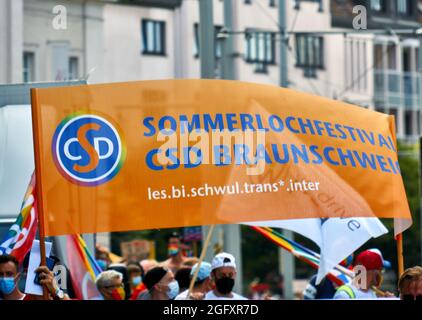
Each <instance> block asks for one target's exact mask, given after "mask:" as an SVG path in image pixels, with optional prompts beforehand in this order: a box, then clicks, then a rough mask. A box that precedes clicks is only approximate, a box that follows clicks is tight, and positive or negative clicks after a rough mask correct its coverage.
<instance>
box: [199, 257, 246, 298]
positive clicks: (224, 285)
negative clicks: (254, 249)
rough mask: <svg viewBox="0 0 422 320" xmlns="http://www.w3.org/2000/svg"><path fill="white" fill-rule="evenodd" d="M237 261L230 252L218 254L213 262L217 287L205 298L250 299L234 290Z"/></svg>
mask: <svg viewBox="0 0 422 320" xmlns="http://www.w3.org/2000/svg"><path fill="white" fill-rule="evenodd" d="M236 274H237V272H236V261H235V259H234V257H233V256H232V255H231V254H229V253H225V252H222V253H219V254H217V255H216V256H215V257H214V259H213V260H212V263H211V275H212V279H213V281H214V283H215V288H214V290H212V291H209V292H208V293H207V294H206V295H205V300H248V299H246V298H245V297H242V296H241V295H239V294H237V293H235V292H233V287H234V283H235V279H236Z"/></svg>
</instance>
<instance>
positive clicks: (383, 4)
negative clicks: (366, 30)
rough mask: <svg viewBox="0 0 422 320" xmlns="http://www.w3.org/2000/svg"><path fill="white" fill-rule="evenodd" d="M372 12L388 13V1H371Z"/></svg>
mask: <svg viewBox="0 0 422 320" xmlns="http://www.w3.org/2000/svg"><path fill="white" fill-rule="evenodd" d="M371 10H373V11H376V12H383V13H385V12H387V0H371Z"/></svg>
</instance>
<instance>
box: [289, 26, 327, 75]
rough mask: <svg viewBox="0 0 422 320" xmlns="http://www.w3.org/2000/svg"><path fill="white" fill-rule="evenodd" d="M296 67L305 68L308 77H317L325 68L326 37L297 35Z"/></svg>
mask: <svg viewBox="0 0 422 320" xmlns="http://www.w3.org/2000/svg"><path fill="white" fill-rule="evenodd" d="M296 67H299V68H304V72H305V76H306V77H316V69H323V68H324V39H323V38H322V37H318V36H310V35H306V34H297V35H296Z"/></svg>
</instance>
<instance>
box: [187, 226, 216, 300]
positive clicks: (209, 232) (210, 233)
mask: <svg viewBox="0 0 422 320" xmlns="http://www.w3.org/2000/svg"><path fill="white" fill-rule="evenodd" d="M214 227H215V225H214V224H213V225H212V226H211V227H210V229H209V230H208V234H207V238H206V239H205V242H204V245H203V246H202V251H201V256H200V257H199V261H198V267H197V268H196V270H195V273H194V274H193V277H192V280H191V281H190V285H189V290H188V294H187V296H186V297H187V298H189V296H190V293H191V292H192V289H193V286H194V285H195V282H196V278H197V277H198V273H199V267H200V266H201V263H202V262H203V261H204V258H205V253H206V252H207V249H208V245H209V243H210V240H211V235H212V233H213V231H214Z"/></svg>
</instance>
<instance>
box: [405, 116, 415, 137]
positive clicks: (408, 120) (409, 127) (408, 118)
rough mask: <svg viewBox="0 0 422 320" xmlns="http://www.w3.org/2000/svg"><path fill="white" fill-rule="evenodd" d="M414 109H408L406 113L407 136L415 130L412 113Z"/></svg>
mask: <svg viewBox="0 0 422 320" xmlns="http://www.w3.org/2000/svg"><path fill="white" fill-rule="evenodd" d="M412 113H413V111H411V110H406V111H405V113H404V123H405V124H404V133H405V135H406V136H410V135H412V132H413V125H412V124H413V123H412V120H413V115H412Z"/></svg>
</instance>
